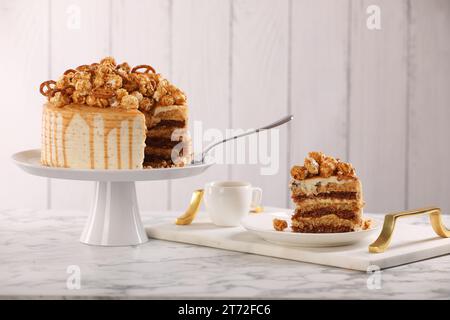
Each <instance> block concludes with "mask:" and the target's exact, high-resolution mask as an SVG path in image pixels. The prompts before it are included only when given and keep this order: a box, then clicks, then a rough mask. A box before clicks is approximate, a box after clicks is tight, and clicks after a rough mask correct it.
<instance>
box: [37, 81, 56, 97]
mask: <svg viewBox="0 0 450 320" xmlns="http://www.w3.org/2000/svg"><path fill="white" fill-rule="evenodd" d="M55 86H56V81H53V80H47V81H45V82H42V83H41V85H40V87H39V92H40V93H41V94H42V95H43V96H46V97H48V96H50V97H53V95H54V94H55ZM44 89H47V90H45V91H44Z"/></svg>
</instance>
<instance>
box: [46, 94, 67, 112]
mask: <svg viewBox="0 0 450 320" xmlns="http://www.w3.org/2000/svg"><path fill="white" fill-rule="evenodd" d="M50 102H51V103H53V104H54V105H55V106H56V107H58V108H61V107H63V106H65V105H66V104H69V103H70V99H69V97H67V96H66V95H64V94H62V92H56V93H55V95H54V96H53V97H51V98H50Z"/></svg>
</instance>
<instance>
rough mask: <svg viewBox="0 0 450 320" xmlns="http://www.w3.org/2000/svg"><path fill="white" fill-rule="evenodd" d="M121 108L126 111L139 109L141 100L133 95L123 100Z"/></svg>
mask: <svg viewBox="0 0 450 320" xmlns="http://www.w3.org/2000/svg"><path fill="white" fill-rule="evenodd" d="M120 107H121V108H124V109H137V108H138V107H139V100H138V98H136V97H135V96H133V95H127V96H125V97H123V98H122V100H121V102H120Z"/></svg>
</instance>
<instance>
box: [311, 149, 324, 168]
mask: <svg viewBox="0 0 450 320" xmlns="http://www.w3.org/2000/svg"><path fill="white" fill-rule="evenodd" d="M308 157H309V158H313V159H314V160H316V162H317V163H318V164H319V165H320V164H321V163H322V160H323V159H324V158H325V155H324V154H323V153H322V152H320V151H311V152H309V153H308Z"/></svg>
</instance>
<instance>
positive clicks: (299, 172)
mask: <svg viewBox="0 0 450 320" xmlns="http://www.w3.org/2000/svg"><path fill="white" fill-rule="evenodd" d="M291 176H292V178H294V179H295V180H304V179H306V177H307V176H308V169H306V168H305V167H304V166H293V167H292V169H291Z"/></svg>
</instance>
